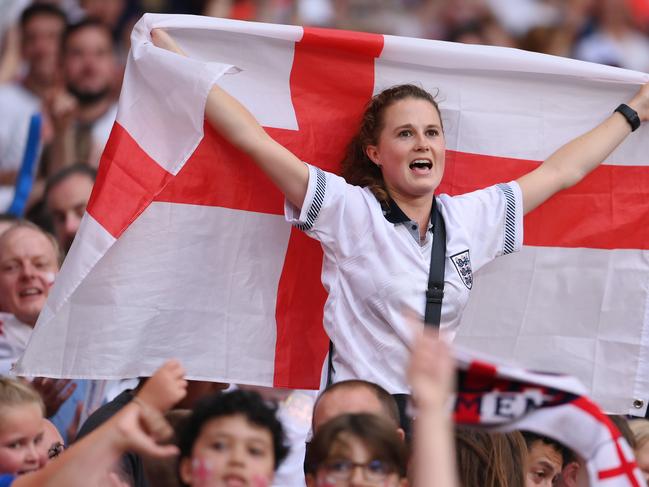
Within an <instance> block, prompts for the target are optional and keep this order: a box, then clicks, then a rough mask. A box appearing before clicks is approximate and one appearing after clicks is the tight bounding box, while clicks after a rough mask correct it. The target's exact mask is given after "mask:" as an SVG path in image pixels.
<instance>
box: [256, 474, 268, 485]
mask: <svg viewBox="0 0 649 487" xmlns="http://www.w3.org/2000/svg"><path fill="white" fill-rule="evenodd" d="M269 485H270V483H269V482H268V479H267V478H264V477H262V476H261V475H255V476H254V477H253V478H252V487H268V486H269Z"/></svg>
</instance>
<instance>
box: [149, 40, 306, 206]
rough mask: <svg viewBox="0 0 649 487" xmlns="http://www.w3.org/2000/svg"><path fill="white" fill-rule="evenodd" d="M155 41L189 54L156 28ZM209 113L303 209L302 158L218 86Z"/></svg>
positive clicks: (224, 133) (221, 130)
mask: <svg viewBox="0 0 649 487" xmlns="http://www.w3.org/2000/svg"><path fill="white" fill-rule="evenodd" d="M151 38H152V40H153V43H154V44H155V45H156V46H157V47H161V48H163V49H167V50H169V51H172V52H175V53H176V54H180V55H183V56H184V55H185V53H184V52H183V51H182V49H180V47H179V46H178V44H176V41H174V39H173V38H172V37H171V36H170V35H169V34H168V33H166V32H165V31H163V30H161V29H153V30H152V31H151ZM205 114H206V116H207V119H208V120H209V122H210V124H211V125H212V126H213V127H214V128H215V129H216V130H217V131H218V132H219V133H220V134H221V135H222V136H223V137H224V138H225V139H226V140H228V141H229V142H230V143H231V144H232V145H234V146H235V147H237V148H238V149H240V150H241V151H243V152H244V153H246V154H248V155H249V156H250V157H251V158H252V159H253V160H254V161H255V163H256V164H257V165H258V166H259V168H260V169H261V170H262V171H264V172H265V173H266V175H267V176H268V177H269V178H270V179H271V180H272V181H273V182H274V183H275V185H276V186H277V187H278V188H279V190H280V191H281V192H282V193H284V196H285V197H286V199H287V200H288V201H290V202H291V204H293V205H294V206H296V207H298V208H301V207H302V203H303V202H304V196H305V195H306V190H307V185H308V182H309V170H308V169H307V167H306V166H305V165H304V163H303V162H302V161H301V160H300V159H298V158H297V157H296V156H295V155H294V154H293V153H292V152H291V151H289V150H288V149H286V148H285V147H283V146H282V145H281V144H279V143H277V142H275V140H273V139H272V138H271V137H270V136H269V135H268V134H267V133H266V131H265V130H264V129H263V128H262V127H261V125H259V123H258V122H257V120H256V119H255V117H253V116H252V114H251V113H250V112H249V111H248V110H246V108H245V107H244V106H243V105H241V103H239V102H238V101H237V100H236V99H235V98H233V97H232V96H230V95H229V94H228V93H227V92H225V91H224V90H223V89H221V88H220V87H219V86H217V85H214V86H213V87H212V89H211V91H210V94H209V95H208V97H207V104H206V106H205Z"/></svg>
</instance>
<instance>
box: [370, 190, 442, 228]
mask: <svg viewBox="0 0 649 487" xmlns="http://www.w3.org/2000/svg"><path fill="white" fill-rule="evenodd" d="M381 208H382V209H383V216H384V217H385V219H386V220H387V221H389V222H390V223H393V224H395V225H396V224H397V223H406V222H410V221H412V220H411V219H410V218H409V217H408V215H406V214H405V213H404V212H403V210H402V209H401V208H399V205H397V202H396V201H394V200H393V199H392V198H390V199H388V201H387V202H383V203H381ZM433 208H435V197H433V204H432V206H431V212H430V225H431V228H432V226H433V211H432V210H433Z"/></svg>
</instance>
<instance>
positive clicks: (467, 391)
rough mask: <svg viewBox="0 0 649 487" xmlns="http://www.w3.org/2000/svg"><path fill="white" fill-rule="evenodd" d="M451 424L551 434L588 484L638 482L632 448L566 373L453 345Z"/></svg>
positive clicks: (632, 485)
mask: <svg viewBox="0 0 649 487" xmlns="http://www.w3.org/2000/svg"><path fill="white" fill-rule="evenodd" d="M455 355H456V358H457V363H458V369H459V375H458V381H457V388H458V392H457V396H456V398H455V402H454V409H453V413H454V414H453V416H454V419H455V422H456V423H457V424H462V425H470V426H476V427H477V426H480V427H485V428H490V429H494V430H498V431H513V430H527V431H532V432H534V433H537V434H541V435H544V436H548V437H550V438H553V439H555V440H557V441H559V442H560V443H562V444H563V445H565V446H567V447H568V448H570V450H572V451H573V452H574V453H576V454H577V455H578V456H579V457H580V459H581V460H582V461H583V462H584V464H585V465H586V468H587V470H588V477H589V479H590V485H592V486H594V485H597V486H602V487H604V486H606V487H641V486H645V485H646V483H645V479H644V476H643V474H642V472H641V471H640V469H639V468H638V466H637V464H636V461H635V457H634V455H633V450H632V449H631V447H630V446H629V444H628V443H627V441H626V440H625V439H624V437H623V436H622V434H621V433H620V432H619V431H618V429H617V428H616V426H615V425H614V424H613V423H612V422H611V420H610V419H609V418H608V417H607V416H606V415H605V414H604V413H603V412H602V411H601V410H600V409H599V407H598V406H597V405H596V404H595V403H593V402H592V401H591V400H590V399H589V398H588V397H586V396H585V393H586V390H585V388H584V386H583V385H581V384H580V383H579V381H577V380H576V379H574V378H573V377H570V376H562V375H556V374H543V373H538V372H530V371H526V370H523V369H519V368H516V367H510V366H505V365H499V364H496V363H494V362H493V361H492V362H490V361H489V360H484V359H482V358H478V357H477V356H476V354H474V353H471V352H467V351H466V350H461V349H456V350H455Z"/></svg>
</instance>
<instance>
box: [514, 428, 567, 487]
mask: <svg viewBox="0 0 649 487" xmlns="http://www.w3.org/2000/svg"><path fill="white" fill-rule="evenodd" d="M522 433H523V437H524V438H525V444H526V445H527V453H528V454H527V462H526V468H525V471H526V480H525V485H526V487H537V486H541V487H552V486H553V485H556V484H557V482H558V481H559V477H560V475H561V471H562V470H563V467H564V466H566V465H567V464H568V463H569V462H571V461H573V460H574V459H575V455H574V453H572V451H571V450H570V449H568V448H566V447H565V446H563V445H562V444H561V443H559V442H558V441H556V440H553V439H552V438H548V437H547V436H543V435H539V434H536V433H532V432H530V431H523V432H522Z"/></svg>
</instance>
